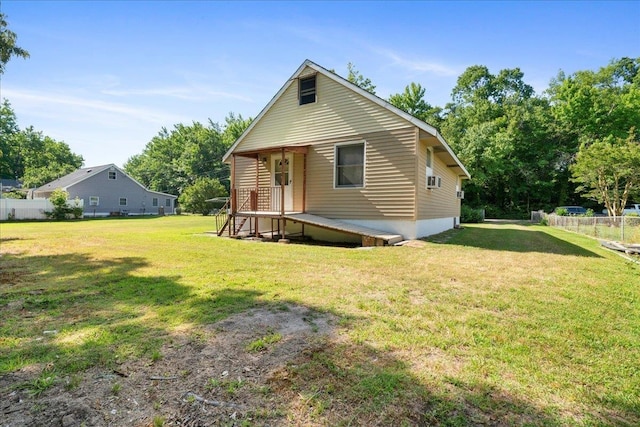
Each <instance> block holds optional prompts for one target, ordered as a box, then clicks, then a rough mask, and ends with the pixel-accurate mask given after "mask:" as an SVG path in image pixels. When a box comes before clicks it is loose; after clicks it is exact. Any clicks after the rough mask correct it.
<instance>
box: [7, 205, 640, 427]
mask: <svg viewBox="0 0 640 427" xmlns="http://www.w3.org/2000/svg"><path fill="white" fill-rule="evenodd" d="M211 229H213V218H210V217H194V216H174V217H162V218H145V219H106V220H93V221H91V220H89V221H78V222H62V223H2V224H0V238H1V243H0V245H1V246H0V252H1V254H2V257H1V258H0V262H1V264H0V279H1V285H0V290H1V294H0V310H1V311H0V313H1V314H2V320H1V323H0V375H4V374H7V373H11V372H13V371H16V370H18V369H20V368H23V367H25V366H29V365H32V364H36V363H40V364H49V366H50V367H51V370H53V371H55V372H57V373H59V375H62V374H72V373H81V372H82V371H83V370H85V369H87V368H89V367H92V366H109V365H110V364H113V363H114V360H115V359H116V358H118V359H119V360H123V359H127V358H152V357H154V354H158V353H157V352H158V351H159V349H160V348H161V346H162V344H163V342H165V340H166V339H167V337H168V336H169V335H170V334H176V333H180V334H187V335H189V334H191V335H194V336H196V335H197V334H198V331H199V330H200V329H201V328H203V327H204V326H205V325H208V324H211V323H213V322H216V321H218V320H221V319H224V318H226V317H228V316H230V315H232V314H235V313H239V312H242V311H244V310H247V309H249V308H252V307H261V306H276V305H278V304H283V303H292V304H299V305H303V306H306V307H310V308H313V309H315V310H318V311H321V312H328V313H332V314H334V315H336V316H338V317H339V318H340V319H341V320H340V326H341V328H342V331H343V334H344V336H345V337H346V339H345V340H343V341H340V342H337V343H333V344H330V345H327V346H326V347H325V348H324V349H322V350H317V351H316V352H315V353H313V354H312V355H306V356H305V357H304V358H301V359H300V361H299V363H297V364H295V365H292V366H288V367H286V369H288V370H289V371H290V372H291V374H292V375H291V376H290V380H289V381H288V382H287V383H286V386H283V389H282V390H280V392H281V393H282V394H283V395H284V396H291V399H293V400H295V399H298V400H300V399H302V400H304V403H305V405H306V406H305V407H306V408H309V407H310V408H313V410H314V412H313V416H312V417H310V418H305V419H304V420H301V419H300V418H297V417H301V415H300V414H299V411H300V408H299V406H295V405H293V404H291V405H290V406H286V405H285V406H283V407H282V408H281V411H282V412H283V414H284V416H285V418H286V419H288V420H289V421H290V422H291V423H292V424H296V423H297V422H298V423H301V424H305V423H306V424H317V425H325V424H326V425H335V424H343V425H349V424H351V425H354V424H355V425H364V424H369V423H373V422H375V423H378V424H381V425H403V424H406V425H414V424H424V425H437V424H440V425H461V426H462V425H478V424H485V425H639V424H640V266H639V265H637V264H634V263H632V262H629V261H627V260H625V259H624V258H622V257H620V256H618V255H617V254H614V253H611V252H608V251H606V250H604V249H601V248H600V247H599V245H598V242H597V241H595V240H592V239H589V238H586V237H583V236H580V235H576V234H571V233H567V232H564V231H561V230H556V229H552V228H550V227H543V226H522V225H515V224H500V225H497V224H480V225H467V226H465V228H464V229H463V230H455V231H451V232H448V233H445V234H443V235H439V236H435V237H434V239H431V240H432V241H430V242H427V243H425V244H424V245H423V246H422V247H384V248H374V249H371V250H363V249H353V248H342V247H334V246H318V245H299V244H290V245H282V244H275V243H257V242H246V241H238V240H231V239H227V238H218V237H211V236H206V235H204V234H203V232H204V231H207V230H211ZM53 330H55V331H58V333H57V334H56V335H55V338H54V339H44V340H43V339H39V340H38V339H36V337H42V334H43V331H53ZM270 345H277V342H276V343H275V344H270ZM31 386H32V387H33V388H34V389H36V391H37V388H38V387H41V388H46V386H47V385H46V384H36V383H33V384H32V385H31ZM34 394H36V393H34Z"/></svg>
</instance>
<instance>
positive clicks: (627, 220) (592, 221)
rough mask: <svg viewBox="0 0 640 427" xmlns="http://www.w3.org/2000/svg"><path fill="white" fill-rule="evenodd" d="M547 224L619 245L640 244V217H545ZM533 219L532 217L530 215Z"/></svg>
mask: <svg viewBox="0 0 640 427" xmlns="http://www.w3.org/2000/svg"><path fill="white" fill-rule="evenodd" d="M545 218H546V220H547V224H548V225H550V226H551V227H558V228H563V229H565V230H569V231H573V232H575V233H581V234H586V235H588V236H592V237H595V238H598V239H602V240H612V241H616V242H621V243H629V244H634V243H636V244H637V243H640V217H638V216H630V215H625V216H619V217H615V218H614V217H609V216H594V217H580V216H558V215H554V214H551V215H546V217H545ZM532 219H533V215H532Z"/></svg>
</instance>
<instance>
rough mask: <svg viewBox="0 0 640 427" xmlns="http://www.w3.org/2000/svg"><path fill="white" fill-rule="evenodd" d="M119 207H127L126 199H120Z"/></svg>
mask: <svg viewBox="0 0 640 427" xmlns="http://www.w3.org/2000/svg"><path fill="white" fill-rule="evenodd" d="M120 206H127V198H126V197H120Z"/></svg>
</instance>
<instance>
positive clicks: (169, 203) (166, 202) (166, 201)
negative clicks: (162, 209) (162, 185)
mask: <svg viewBox="0 0 640 427" xmlns="http://www.w3.org/2000/svg"><path fill="white" fill-rule="evenodd" d="M164 205H165V206H167V207H169V208H170V207H171V199H165V200H164Z"/></svg>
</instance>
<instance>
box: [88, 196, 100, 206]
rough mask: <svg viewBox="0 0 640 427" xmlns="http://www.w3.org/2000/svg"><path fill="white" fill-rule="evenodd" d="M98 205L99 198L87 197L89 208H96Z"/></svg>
mask: <svg viewBox="0 0 640 427" xmlns="http://www.w3.org/2000/svg"><path fill="white" fill-rule="evenodd" d="M98 205H100V197H98V196H91V197H89V206H98Z"/></svg>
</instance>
